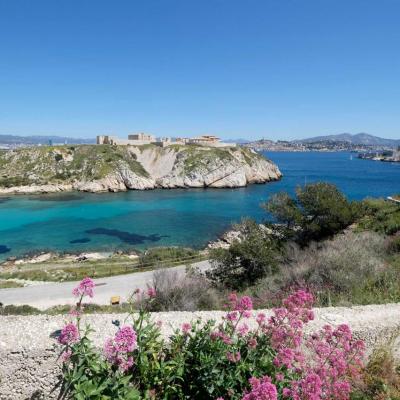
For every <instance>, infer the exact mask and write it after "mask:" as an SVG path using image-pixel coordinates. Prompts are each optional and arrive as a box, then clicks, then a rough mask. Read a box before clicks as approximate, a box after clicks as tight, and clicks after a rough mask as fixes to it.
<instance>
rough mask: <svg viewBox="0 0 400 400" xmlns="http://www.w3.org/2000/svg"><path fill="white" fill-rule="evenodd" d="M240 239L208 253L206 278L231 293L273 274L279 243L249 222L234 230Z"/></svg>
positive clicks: (266, 230)
mask: <svg viewBox="0 0 400 400" xmlns="http://www.w3.org/2000/svg"><path fill="white" fill-rule="evenodd" d="M237 228H238V229H239V230H240V231H241V239H239V240H235V241H234V242H233V243H232V244H231V246H230V247H229V248H228V249H215V250H213V251H212V252H211V253H210V259H211V263H212V269H211V270H210V271H207V276H208V277H209V278H210V279H211V280H212V281H213V282H215V283H217V284H222V285H224V286H226V287H229V288H233V289H243V288H245V287H247V286H249V285H252V284H254V283H255V282H257V281H258V280H259V279H261V278H263V277H265V276H268V275H272V274H273V273H275V272H276V271H277V263H278V260H279V258H280V255H281V243H280V240H279V239H277V238H276V237H275V236H274V235H272V234H271V232H270V230H269V229H268V228H266V227H265V226H263V225H258V224H257V223H256V222H254V221H251V220H246V221H244V222H243V223H242V224H241V225H240V226H238V227H237Z"/></svg>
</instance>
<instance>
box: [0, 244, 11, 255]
mask: <svg viewBox="0 0 400 400" xmlns="http://www.w3.org/2000/svg"><path fill="white" fill-rule="evenodd" d="M9 251H11V249H10V248H9V247H7V246H4V245H3V244H0V254H4V253H8V252H9Z"/></svg>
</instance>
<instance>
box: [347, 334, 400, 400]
mask: <svg viewBox="0 0 400 400" xmlns="http://www.w3.org/2000/svg"><path fill="white" fill-rule="evenodd" d="M396 339H398V337H396V336H393V338H392V339H391V340H390V341H389V343H386V344H384V345H381V346H378V347H377V348H376V349H375V350H374V352H373V353H372V355H371V356H370V358H369V361H368V364H367V366H366V368H365V369H364V371H363V374H362V379H361V382H360V384H359V388H358V390H357V391H356V392H355V393H354V396H353V398H354V399H360V400H361V399H363V400H386V399H390V400H391V399H393V400H399V399H400V365H399V364H397V363H396V362H395V357H394V349H395V347H394V344H395V342H396Z"/></svg>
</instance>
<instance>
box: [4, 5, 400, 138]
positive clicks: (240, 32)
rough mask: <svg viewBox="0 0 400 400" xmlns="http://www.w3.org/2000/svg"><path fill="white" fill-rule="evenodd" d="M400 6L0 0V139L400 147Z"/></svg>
mask: <svg viewBox="0 0 400 400" xmlns="http://www.w3.org/2000/svg"><path fill="white" fill-rule="evenodd" d="M399 16H400V1H399V0H260V1H254V0H240V1H237V0H223V1H222V0H196V1H195V0H182V1H177V0H158V1H157V0H141V1H138V0H115V1H110V0H107V1H103V0H64V1H61V0H60V1H54V0H49V1H45V0H35V1H32V0H26V1H22V0H0V38H1V39H0V134H15V135H39V134H40V135H48V134H56V135H67V136H71V137H93V136H95V135H98V134H115V135H117V136H120V137H125V136H126V135H127V134H128V133H131V132H138V131H139V132H149V133H153V134H155V135H157V136H193V135H199V134H205V133H209V134H215V135H218V136H221V137H223V138H232V139H236V138H245V139H257V138H262V137H264V138H269V139H274V140H277V139H296V138H304V137H310V136H317V135H325V134H334V133H342V132H350V133H358V132H367V133H370V134H374V135H378V136H381V137H387V138H395V139H398V138H400V23H399V18H400V17H399Z"/></svg>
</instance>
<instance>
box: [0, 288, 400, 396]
mask: <svg viewBox="0 0 400 400" xmlns="http://www.w3.org/2000/svg"><path fill="white" fill-rule="evenodd" d="M46 287H47V286H46ZM265 312H266V313H269V311H268V310H265ZM315 312H316V319H315V321H313V322H312V323H310V324H309V325H308V331H314V330H316V329H318V328H320V327H322V326H323V325H325V324H327V323H329V324H332V325H337V324H341V323H348V324H350V326H351V328H352V330H353V333H354V335H355V336H356V337H358V338H360V339H363V340H365V342H366V345H367V348H368V350H369V351H371V350H372V349H373V348H374V347H375V346H376V345H377V344H378V343H384V342H385V341H387V340H388V339H390V338H391V337H392V336H393V335H394V334H396V333H397V334H398V332H399V327H400V304H387V305H372V306H361V307H352V308H344V307H334V308H323V309H316V310H315ZM223 315H224V313H223V312H221V311H205V312H195V313H190V312H169V313H153V314H152V319H153V320H154V321H161V322H162V328H161V330H162V335H163V336H164V337H165V338H168V336H169V335H170V334H171V333H172V332H173V330H175V329H179V328H180V327H181V325H182V323H183V322H188V321H191V320H193V319H196V318H198V317H201V318H202V319H203V320H207V319H210V318H212V319H216V320H217V321H220V320H221V318H222V316H223ZM127 317H128V316H127V315H126V314H96V315H87V316H84V317H83V320H84V323H85V322H86V323H89V324H90V325H91V327H92V328H93V329H94V330H95V332H94V333H93V334H91V337H92V339H93V341H94V343H95V344H96V345H98V346H102V344H103V343H104V340H105V339H106V338H107V337H111V336H113V335H114V333H115V330H116V328H115V326H114V325H113V324H112V321H113V320H116V319H118V320H120V321H121V322H123V321H124V320H125V319H126V318H127ZM66 320H67V318H66V317H65V316H64V317H63V316H60V315H58V316H45V315H37V316H26V317H23V316H3V317H1V316H0V360H1V363H0V400H20V399H33V398H35V399H36V398H37V399H46V400H50V399H57V395H58V392H57V390H54V387H55V384H56V383H57V379H58V376H59V374H60V363H59V361H58V360H57V358H58V355H59V352H60V348H59V346H58V344H57V342H56V340H55V339H53V338H52V337H51V334H52V333H54V332H55V331H56V330H58V329H60V328H61V327H62V326H63V324H64V323H65V321H66ZM394 348H395V349H396V351H397V353H395V356H396V358H397V359H398V360H400V353H399V352H400V343H399V340H398V339H397V342H396V343H395V344H394ZM38 396H42V397H38Z"/></svg>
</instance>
